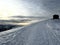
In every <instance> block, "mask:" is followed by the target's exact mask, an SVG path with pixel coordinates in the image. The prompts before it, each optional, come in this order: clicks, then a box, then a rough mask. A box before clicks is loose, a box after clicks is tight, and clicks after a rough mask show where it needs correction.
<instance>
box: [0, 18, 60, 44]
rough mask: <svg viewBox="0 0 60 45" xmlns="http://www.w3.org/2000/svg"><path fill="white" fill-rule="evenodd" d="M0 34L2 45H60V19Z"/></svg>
mask: <svg viewBox="0 0 60 45" xmlns="http://www.w3.org/2000/svg"><path fill="white" fill-rule="evenodd" d="M12 30H13V31H12V32H11V31H10V32H9V31H8V32H7V33H6V32H1V33H0V45H60V19H59V20H58V19H55V20H53V19H49V20H45V21H41V22H37V23H34V24H31V25H29V26H26V27H23V28H20V27H19V28H16V29H12Z"/></svg>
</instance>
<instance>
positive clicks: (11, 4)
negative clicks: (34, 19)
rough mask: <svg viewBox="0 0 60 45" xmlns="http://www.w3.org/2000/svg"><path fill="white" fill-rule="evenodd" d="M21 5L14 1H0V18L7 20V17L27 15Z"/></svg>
mask: <svg viewBox="0 0 60 45" xmlns="http://www.w3.org/2000/svg"><path fill="white" fill-rule="evenodd" d="M22 4H23V3H22V2H20V4H18V2H16V0H0V17H2V19H7V18H8V17H9V16H15V15H22V16H25V15H28V11H27V10H26V9H25V8H24V6H23V5H22Z"/></svg>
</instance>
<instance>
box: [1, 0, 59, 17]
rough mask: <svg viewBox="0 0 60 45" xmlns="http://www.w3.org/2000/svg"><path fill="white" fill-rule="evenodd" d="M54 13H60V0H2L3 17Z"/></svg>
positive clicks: (49, 14)
mask: <svg viewBox="0 0 60 45" xmlns="http://www.w3.org/2000/svg"><path fill="white" fill-rule="evenodd" d="M53 14H60V0H0V15H1V17H7V16H17V15H22V16H51V15H53Z"/></svg>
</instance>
